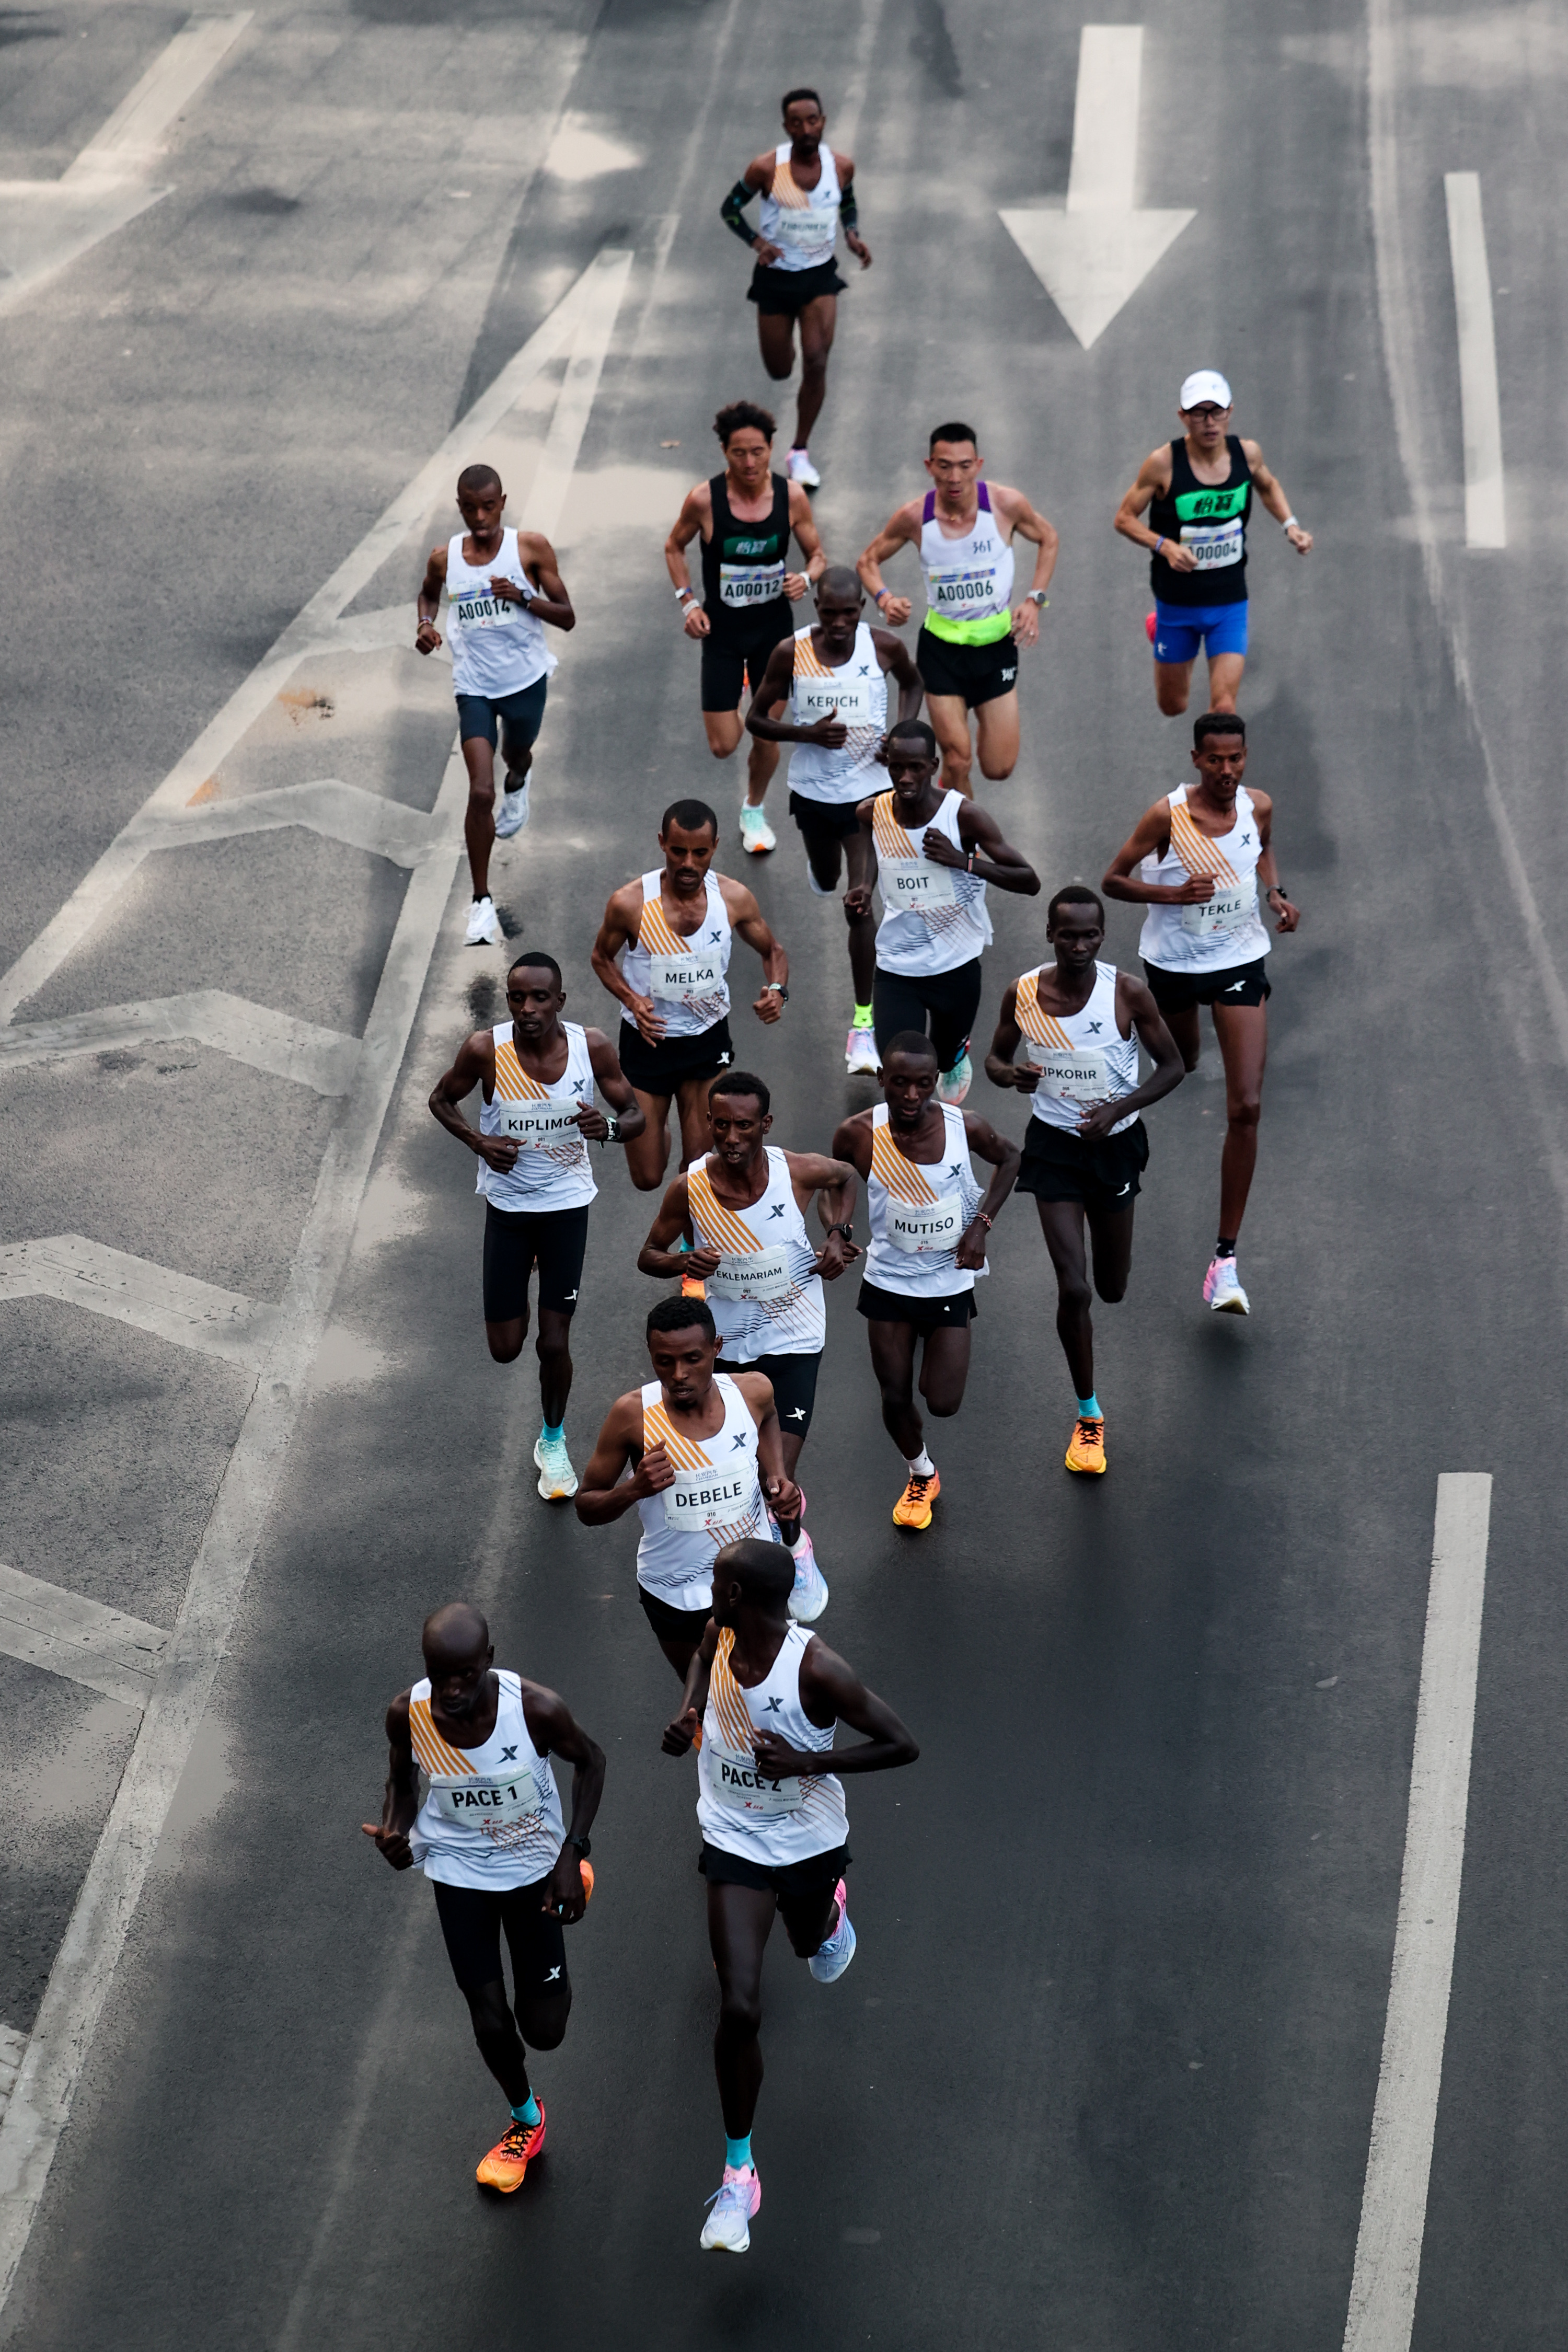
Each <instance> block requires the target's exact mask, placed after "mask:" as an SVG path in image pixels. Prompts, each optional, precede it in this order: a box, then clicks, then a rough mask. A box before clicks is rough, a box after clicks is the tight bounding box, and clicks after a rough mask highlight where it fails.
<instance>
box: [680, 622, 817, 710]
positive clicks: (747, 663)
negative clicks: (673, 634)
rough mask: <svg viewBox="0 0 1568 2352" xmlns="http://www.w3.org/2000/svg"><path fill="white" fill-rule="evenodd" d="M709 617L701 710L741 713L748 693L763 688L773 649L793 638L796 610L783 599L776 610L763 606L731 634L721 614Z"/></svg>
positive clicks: (703, 647)
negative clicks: (736, 711)
mask: <svg viewBox="0 0 1568 2352" xmlns="http://www.w3.org/2000/svg"><path fill="white" fill-rule="evenodd" d="M706 609H707V608H706V607H704V610H706ZM708 618H709V622H710V629H709V633H708V635H706V636H705V637H704V638H703V639H702V640H701V644H702V708H703V709H704V710H738V709H740V707H741V703H742V698H743V697H744V696H745V694H746V693H747V692H748V691H750V692H751V693H752V694H755V692H756V690H757V688H758V687H759V686H761V684H762V682H763V671H764V670H765V669H766V667H767V666H768V656H769V655H770V654H771V653H772V652H773V647H774V646H776V645H779V644H781V643H782V642H783V640H784V638H785V637H787V636H791V635H793V634H794V631H795V607H794V605H793V604H791V603H790V601H789V598H788V597H787V596H781V597H780V598H779V600H778V606H777V609H776V610H775V609H774V608H773V605H771V604H767V605H764V606H763V609H762V611H761V612H760V613H757V614H749V615H748V616H747V621H746V625H745V627H744V628H743V629H735V630H734V631H733V632H732V633H731V629H730V627H729V626H728V625H726V622H725V621H724V620H723V619H721V615H720V614H719V613H713V612H710V613H709V614H708Z"/></svg>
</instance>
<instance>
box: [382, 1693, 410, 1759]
mask: <svg viewBox="0 0 1568 2352" xmlns="http://www.w3.org/2000/svg"><path fill="white" fill-rule="evenodd" d="M413 1698H414V1685H413V1684H412V1683H410V1685H409V1686H408V1688H407V1689H406V1690H401V1691H399V1692H398V1694H397V1696H396V1697H395V1699H394V1700H393V1702H392V1704H391V1706H389V1707H388V1708H387V1710H386V1736H387V1738H388V1739H390V1740H392V1741H394V1742H395V1745H396V1746H398V1747H399V1748H408V1747H411V1746H412V1745H413V1735H412V1734H411V1733H410V1731H409V1728H408V1710H409V1707H410V1706H411V1704H412V1702H413Z"/></svg>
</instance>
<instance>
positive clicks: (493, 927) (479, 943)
mask: <svg viewBox="0 0 1568 2352" xmlns="http://www.w3.org/2000/svg"><path fill="white" fill-rule="evenodd" d="M464 937H465V944H466V945H467V946H468V947H471V948H499V947H500V943H501V941H502V940H503V939H504V938H505V937H506V933H505V932H504V931H503V930H502V929H501V927H500V916H499V915H498V914H497V913H496V902H495V900H494V899H493V898H476V899H475V900H474V903H473V905H472V906H471V907H470V908H468V930H467V932H466V934H465V935H464Z"/></svg>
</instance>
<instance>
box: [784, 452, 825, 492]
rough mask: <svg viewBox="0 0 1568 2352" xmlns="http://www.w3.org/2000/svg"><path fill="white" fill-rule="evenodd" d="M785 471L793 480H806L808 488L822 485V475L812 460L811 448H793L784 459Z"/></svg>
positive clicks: (812, 488) (811, 488)
mask: <svg viewBox="0 0 1568 2352" xmlns="http://www.w3.org/2000/svg"><path fill="white" fill-rule="evenodd" d="M784 472H785V473H786V474H787V475H788V476H789V478H790V480H791V481H792V482H804V483H805V487H806V488H807V489H808V490H815V489H817V488H820V486H821V482H822V476H821V475H820V474H819V473H818V472H817V470H816V467H815V466H814V465H813V464H812V462H811V452H810V450H809V449H792V450H791V451H790V453H789V456H788V457H786V458H785V459H784Z"/></svg>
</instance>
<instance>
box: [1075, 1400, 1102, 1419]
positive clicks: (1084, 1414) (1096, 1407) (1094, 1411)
mask: <svg viewBox="0 0 1568 2352" xmlns="http://www.w3.org/2000/svg"><path fill="white" fill-rule="evenodd" d="M1078 1412H1079V1420H1080V1421H1103V1420H1104V1419H1105V1415H1104V1414H1103V1413H1102V1412H1100V1399H1099V1398H1098V1397H1097V1396H1086V1397H1079V1401H1078Z"/></svg>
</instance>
